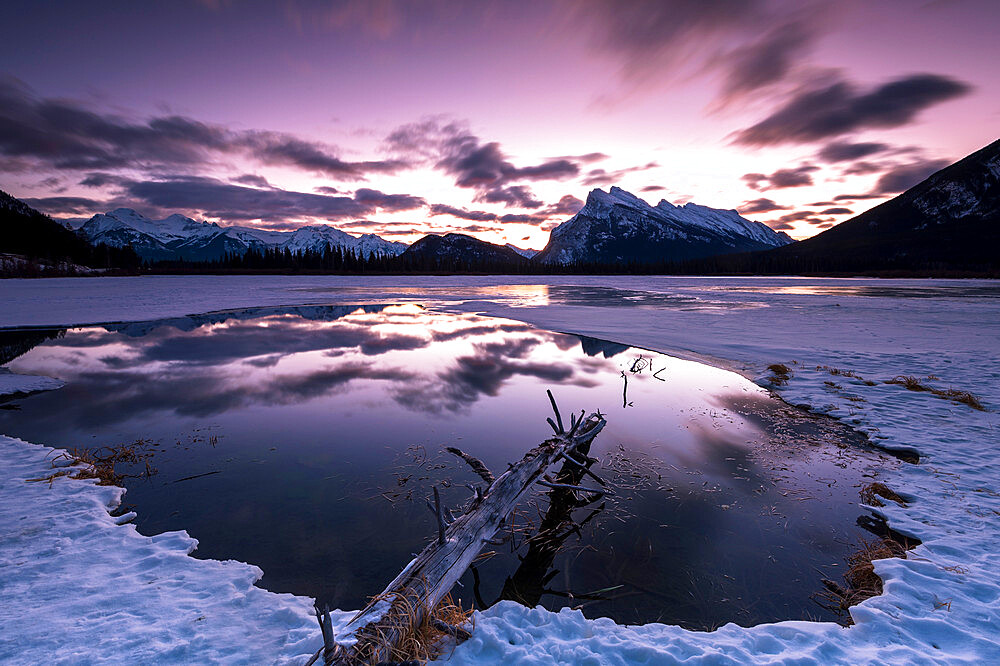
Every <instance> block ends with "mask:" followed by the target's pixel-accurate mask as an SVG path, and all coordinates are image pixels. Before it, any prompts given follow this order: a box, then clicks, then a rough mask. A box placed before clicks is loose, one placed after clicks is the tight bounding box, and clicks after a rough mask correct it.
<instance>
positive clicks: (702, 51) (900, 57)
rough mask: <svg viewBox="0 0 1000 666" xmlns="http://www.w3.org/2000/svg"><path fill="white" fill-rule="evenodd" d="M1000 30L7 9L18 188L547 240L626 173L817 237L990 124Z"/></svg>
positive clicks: (722, 15) (905, 24)
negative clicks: (594, 192) (597, 190)
mask: <svg viewBox="0 0 1000 666" xmlns="http://www.w3.org/2000/svg"><path fill="white" fill-rule="evenodd" d="M998 28H1000V3H997V2H994V1H986V0H984V1H975V0H967V1H963V0H934V1H930V2H928V1H918V0H910V1H907V0H879V1H878V2H860V1H858V2H854V1H852V0H839V1H837V2H815V3H807V2H778V1H774V0H771V1H768V0H712V1H711V2H708V1H703V0H653V1H648V2H638V1H625V0H591V1H586V0H531V1H530V2H486V1H478V2H437V1H435V0H419V1H414V2H393V1H391V0H349V1H346V2H315V1H306V0H284V1H279V2H255V1H245V2H244V1H240V0H213V1H209V0H204V1H202V2H195V1H194V0H173V1H171V2H161V3H156V4H155V5H154V3H147V2H141V3H137V2H126V1H121V2H99V1H93V2H86V3H81V2H77V1H75V0H73V1H66V2H60V1H56V0H47V1H46V2H37V1H33V2H16V1H15V2H5V3H3V6H2V8H0V189H4V190H6V191H9V192H10V193H11V194H14V195H15V196H18V197H21V198H24V199H27V200H28V201H29V202H30V203H31V204H33V205H34V206H36V207H37V208H39V209H41V210H43V211H45V212H47V213H50V214H52V215H53V216H55V217H62V218H76V219H79V218H86V217H89V216H90V215H92V214H94V213H96V212H103V211H106V210H109V209H111V208H115V207H118V206H129V207H132V208H135V209H137V210H139V211H140V212H142V213H145V214H147V215H150V216H162V215H166V214H169V213H173V212H181V213H185V214H188V215H191V216H193V217H196V218H199V219H209V220H214V221H220V222H223V223H231V224H247V225H252V226H263V227H271V228H288V227H295V226H300V225H302V224H306V223H329V224H333V225H335V226H337V227H340V228H343V229H345V230H347V231H351V232H354V233H359V232H368V231H373V232H376V233H379V234H381V235H383V236H386V237H387V238H394V239H398V240H405V241H411V240H414V239H416V238H417V237H419V236H420V235H423V234H424V233H427V232H430V231H437V232H440V231H461V230H464V231H466V232H467V233H472V234H473V235H476V236H479V237H481V238H483V239H485V240H490V241H494V242H512V243H515V244H519V245H522V246H531V247H535V248H540V247H542V246H543V245H544V244H545V242H546V240H547V238H548V230H549V229H551V228H552V227H553V226H554V225H555V224H557V223H558V222H561V221H563V220H565V219H566V218H568V217H569V216H570V215H571V214H572V213H574V212H575V211H576V209H577V208H578V207H579V206H580V203H581V200H583V199H585V198H586V195H587V192H588V191H589V190H591V189H593V188H594V187H602V188H605V189H606V188H607V187H608V186H610V185H619V186H621V187H623V188H625V189H628V190H630V191H632V192H634V193H636V194H638V195H639V196H642V197H643V198H646V199H647V200H650V201H651V202H652V203H656V202H657V201H659V200H660V199H667V200H669V201H672V202H674V203H683V202H685V201H688V200H692V201H696V202H698V203H701V204H705V205H709V206H714V207H717V208H736V209H738V210H740V211H741V212H742V213H743V214H744V215H745V216H747V217H749V218H750V219H755V220H761V221H764V222H767V223H769V224H770V225H771V226H772V227H774V228H776V229H784V230H786V231H788V232H789V233H790V234H791V235H792V236H794V237H799V238H802V237H806V236H810V235H813V234H815V233H817V232H819V231H821V230H822V229H824V228H828V227H829V226H830V225H832V224H834V223H836V222H840V221H843V220H845V219H848V218H849V217H851V216H852V215H853V214H857V213H859V212H862V211H864V210H867V209H868V208H870V207H872V206H874V205H876V204H877V203H879V202H881V201H883V200H885V199H886V198H889V197H891V196H893V195H894V194H896V193H898V192H900V191H902V190H904V189H906V188H908V187H910V186H911V185H913V184H915V183H916V182H918V181H919V180H921V179H923V178H924V177H925V176H927V175H929V174H930V173H931V172H933V171H935V170H936V169H938V168H940V167H941V166H944V165H945V164H947V163H949V162H951V161H954V160H955V159H958V158H960V157H962V156H964V155H966V154H968V153H969V152H972V151H973V150H976V149H978V148H980V147H982V146H984V145H986V144H987V143H990V142H991V141H993V140H995V139H996V138H997V133H996V132H997V130H996V128H997V127H998V125H1000V122H998V121H1000V77H998V76H996V72H995V67H996V65H995V63H997V62H1000V40H998V39H997V37H996V35H997V29H998Z"/></svg>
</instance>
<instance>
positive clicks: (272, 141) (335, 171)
mask: <svg viewBox="0 0 1000 666" xmlns="http://www.w3.org/2000/svg"><path fill="white" fill-rule="evenodd" d="M234 144H235V145H236V146H244V147H246V149H247V150H248V152H249V153H250V154H251V155H252V156H253V157H255V158H257V159H258V160H259V161H261V162H262V163H264V164H270V165H277V166H293V167H297V168H299V169H302V170H303V171H311V172H313V173H318V174H323V175H326V176H331V177H334V178H341V179H345V180H364V179H365V177H366V176H367V175H368V174H392V173H396V172H398V171H401V170H403V169H405V168H407V167H408V166H409V164H408V163H407V162H405V161H403V160H382V161H368V162H348V161H344V160H342V159H340V158H339V157H337V156H336V155H335V154H333V153H332V151H331V149H330V147H328V146H324V145H323V144H320V143H316V142H312V141H304V140H302V139H299V138H296V137H292V136H288V135H287V134H279V133H276V132H245V133H242V134H241V135H240V136H238V137H235V139H234Z"/></svg>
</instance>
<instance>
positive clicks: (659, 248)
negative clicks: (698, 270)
mask: <svg viewBox="0 0 1000 666" xmlns="http://www.w3.org/2000/svg"><path fill="white" fill-rule="evenodd" d="M788 242H790V239H789V238H788V237H787V236H785V235H783V234H777V233H776V232H774V231H773V230H772V229H771V228H770V227H768V226H766V225H764V224H761V223H760V222H751V221H750V220H747V219H745V218H743V217H741V216H740V214H739V213H737V212H736V211H734V210H721V209H717V208H710V207H708V206H702V205H699V204H694V203H686V204H684V205H683V206H675V205H673V204H671V203H670V202H668V201H666V200H665V199H664V200H661V201H660V203H658V204H657V205H656V206H655V207H654V206H651V205H650V204H648V203H647V202H645V201H643V200H642V199H640V198H639V197H637V196H635V195H634V194H632V193H631V192H628V191H626V190H623V189H622V188H620V187H612V188H611V189H610V190H609V191H608V192H605V191H603V190H601V189H595V190H592V191H591V192H590V193H589V194H588V195H587V203H586V205H584V207H583V208H581V209H580V211H579V212H578V213H577V214H576V215H575V216H573V217H572V218H570V219H569V220H567V221H566V222H563V223H562V224H560V225H559V226H558V227H556V228H555V229H553V230H552V235H551V237H550V238H549V243H548V245H546V246H545V249H544V250H542V251H541V252H540V253H539V254H538V255H537V258H538V260H539V261H542V262H545V263H572V262H594V263H629V262H669V261H683V260H685V259H693V258H698V257H707V256H712V255H716V254H726V253H731V252H745V251H749V250H762V249H770V248H773V247H779V246H781V245H786V244H787V243H788Z"/></svg>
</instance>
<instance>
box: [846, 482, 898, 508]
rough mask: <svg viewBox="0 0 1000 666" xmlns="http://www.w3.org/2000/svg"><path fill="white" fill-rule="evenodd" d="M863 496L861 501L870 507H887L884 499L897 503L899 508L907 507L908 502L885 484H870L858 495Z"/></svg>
mask: <svg viewBox="0 0 1000 666" xmlns="http://www.w3.org/2000/svg"><path fill="white" fill-rule="evenodd" d="M858 494H859V495H861V501H862V502H864V503H865V504H868V505H870V506H885V502H883V501H882V499H879V498H883V499H887V500H889V501H890V502H895V503H896V504H898V505H899V506H906V500H904V499H903V498H902V497H900V496H899V494H898V493H896V491H894V490H892V489H891V488H889V486H887V485H885V484H884V483H879V482H877V481H876V482H875V483H869V484H868V485H867V486H865V487H864V488H862V489H861V492H860V493H858Z"/></svg>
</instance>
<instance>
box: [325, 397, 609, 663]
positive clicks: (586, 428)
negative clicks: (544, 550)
mask: <svg viewBox="0 0 1000 666" xmlns="http://www.w3.org/2000/svg"><path fill="white" fill-rule="evenodd" d="M550 398H551V394H550ZM553 408H554V410H555V412H556V419H557V422H558V426H562V419H561V418H560V417H559V412H558V409H557V408H555V401H553ZM573 421H574V424H573V425H574V426H575V427H574V428H573V429H572V430H571V431H570V432H566V431H565V430H561V429H558V431H557V432H556V434H555V435H554V436H553V437H550V438H549V439H547V440H545V441H544V442H542V443H541V444H540V445H538V446H536V447H535V448H533V449H531V450H530V451H528V452H527V453H526V454H525V455H524V457H523V458H522V459H521V460H520V461H518V462H517V463H515V464H513V465H510V467H509V469H507V471H505V472H504V473H503V474H501V475H500V476H499V477H497V478H496V479H495V480H494V481H493V482H492V483H490V485H489V487H488V488H487V489H486V490H485V491H484V492H482V493H481V494H478V493H477V495H476V496H475V497H473V498H472V499H471V501H470V504H469V507H468V509H467V510H466V511H465V513H463V514H462V515H461V516H458V517H457V518H456V519H455V521H454V522H452V523H451V524H450V525H447V526H446V527H444V526H442V525H440V523H439V526H440V527H443V530H442V531H443V535H440V534H439V538H438V539H435V540H434V541H433V542H431V543H430V544H428V546H427V547H426V548H424V550H423V551H421V552H420V554H418V555H417V556H416V557H415V558H414V559H413V560H412V561H411V562H410V563H409V564H408V565H407V566H406V567H405V568H404V569H403V571H402V572H400V574H399V575H398V576H397V577H396V579H395V580H393V581H392V582H391V583H389V585H388V586H387V587H386V588H385V590H383V591H382V593H381V594H379V595H377V596H376V597H374V598H373V599H372V601H371V602H370V603H369V604H368V606H366V607H365V609H364V610H362V611H361V612H360V613H358V615H357V616H355V617H354V618H353V619H352V620H351V622H350V623H349V624H348V625H347V627H346V628H345V630H344V631H343V632H341V634H340V635H338V636H337V637H336V638H335V644H334V645H329V644H328V645H327V647H326V649H325V650H323V651H322V652H323V653H324V654H323V661H324V663H326V664H338V665H351V666H354V665H355V664H377V663H379V662H393V661H400V660H402V659H404V658H405V655H404V654H402V651H401V650H400V649H399V648H400V645H401V643H403V642H404V641H405V640H406V638H407V637H408V636H412V634H413V632H414V630H415V629H416V628H418V627H420V626H421V625H422V624H423V623H424V621H425V620H426V619H427V618H428V615H429V614H430V613H432V612H433V610H434V609H435V608H436V607H437V605H438V604H439V603H440V602H441V600H442V599H444V597H445V595H447V594H448V592H450V591H451V589H452V587H453V586H454V585H455V583H456V582H458V580H459V578H461V577H462V575H463V574H464V573H465V571H466V569H468V568H469V565H471V564H472V562H473V561H474V560H475V559H476V557H477V556H478V555H479V553H480V551H481V550H482V548H483V546H484V545H486V544H487V543H489V542H490V541H491V540H492V539H493V538H494V536H495V535H496V533H497V532H498V531H499V530H500V528H501V527H502V526H503V524H504V522H505V520H506V519H507V517H508V516H509V515H510V514H511V512H513V511H514V508H515V507H516V506H517V505H518V503H519V502H520V500H521V499H522V497H523V496H524V495H525V494H527V493H528V492H530V491H531V489H532V486H533V485H534V484H535V482H536V481H538V480H540V479H541V477H542V476H543V475H544V474H545V471H546V469H547V468H548V467H549V466H550V465H552V464H553V463H554V462H556V460H557V459H558V458H560V457H561V456H563V455H564V454H569V455H570V456H573V454H574V453H576V452H577V451H578V450H579V452H580V453H581V454H582V457H586V453H587V451H588V450H589V448H590V443H591V442H592V441H593V439H594V437H596V436H597V434H598V433H599V432H600V431H601V429H602V428H604V425H605V423H606V421H605V420H604V417H603V416H602V415H601V414H600V413H595V414H591V415H590V416H588V417H586V418H583V417H582V416H581V418H580V420H579V421H576V419H573ZM476 462H479V461H478V460H477V461H476ZM477 473H478V470H477ZM480 476H484V475H482V474H480ZM437 513H438V515H440V512H437ZM441 536H443V539H442V538H441Z"/></svg>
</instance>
